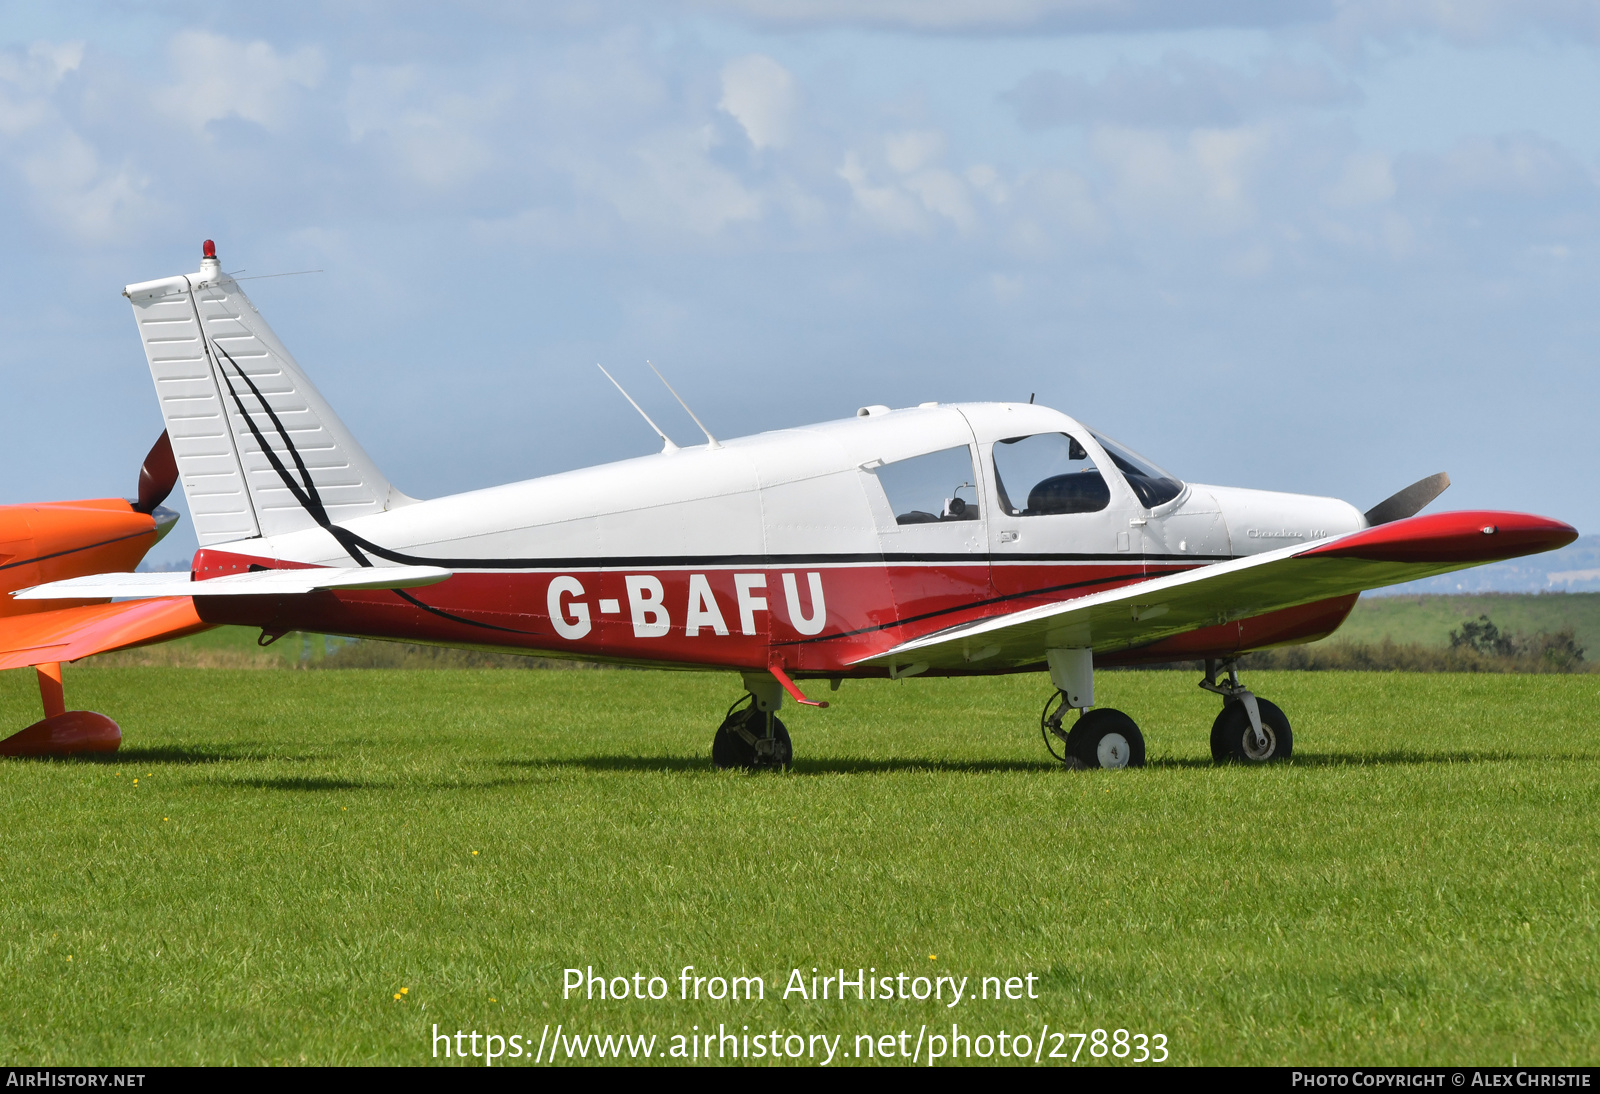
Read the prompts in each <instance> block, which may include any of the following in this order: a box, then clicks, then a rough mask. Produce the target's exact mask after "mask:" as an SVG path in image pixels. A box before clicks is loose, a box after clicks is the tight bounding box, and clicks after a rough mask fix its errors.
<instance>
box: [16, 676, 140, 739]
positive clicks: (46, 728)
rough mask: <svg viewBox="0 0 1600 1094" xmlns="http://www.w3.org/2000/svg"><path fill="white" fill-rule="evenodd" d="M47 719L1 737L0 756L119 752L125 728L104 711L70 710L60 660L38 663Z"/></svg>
mask: <svg viewBox="0 0 1600 1094" xmlns="http://www.w3.org/2000/svg"><path fill="white" fill-rule="evenodd" d="M34 670H35V671H36V672H37V673H38V675H39V700H40V702H41V703H42V704H43V706H44V715H45V716H44V719H43V720H42V721H38V722H35V723H33V725H31V726H29V727H28V728H27V729H24V730H21V731H20V732H17V733H13V734H12V735H11V736H9V737H7V738H6V739H5V740H3V741H0V756H70V755H72V754H73V753H75V752H115V751H116V750H117V749H118V747H120V746H121V744H122V730H121V729H119V728H118V727H117V723H115V722H113V721H112V720H111V719H110V718H107V717H106V716H105V715H104V714H96V713H95V712H94V711H92V710H68V709H67V704H66V697H65V693H64V691H63V689H62V686H61V666H60V665H59V664H48V665H35V666H34Z"/></svg>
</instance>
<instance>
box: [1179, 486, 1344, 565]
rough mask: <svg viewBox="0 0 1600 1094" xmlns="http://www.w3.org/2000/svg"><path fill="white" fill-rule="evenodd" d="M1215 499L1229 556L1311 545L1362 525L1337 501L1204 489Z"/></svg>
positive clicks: (1268, 492) (1269, 492)
mask: <svg viewBox="0 0 1600 1094" xmlns="http://www.w3.org/2000/svg"><path fill="white" fill-rule="evenodd" d="M1205 489H1206V490H1207V491H1209V492H1210V493H1211V495H1212V496H1213V497H1214V498H1216V501H1217V506H1218V508H1220V509H1221V511H1222V519H1223V523H1224V524H1225V525H1226V526H1227V529H1228V539H1229V542H1230V545H1231V547H1232V553H1233V555H1234V556H1235V557H1240V556H1244V555H1255V554H1260V553H1261V552H1263V551H1272V550H1276V549H1277V548H1279V547H1289V546H1292V545H1294V544H1296V543H1312V542H1314V541H1316V540H1319V539H1326V538H1327V537H1329V536H1337V535H1343V534H1344V533H1346V532H1355V531H1359V530H1360V529H1362V528H1365V527H1366V526H1367V522H1366V518H1365V517H1363V516H1362V515H1361V511H1360V510H1359V509H1357V508H1356V507H1355V506H1353V505H1351V504H1350V503H1349V502H1347V501H1341V500H1339V499H1338V498H1324V497H1318V496H1316V495H1314V494H1283V493H1278V492H1277V491H1274V490H1245V489H1241V488H1239V487H1233V486H1207V487H1205Z"/></svg>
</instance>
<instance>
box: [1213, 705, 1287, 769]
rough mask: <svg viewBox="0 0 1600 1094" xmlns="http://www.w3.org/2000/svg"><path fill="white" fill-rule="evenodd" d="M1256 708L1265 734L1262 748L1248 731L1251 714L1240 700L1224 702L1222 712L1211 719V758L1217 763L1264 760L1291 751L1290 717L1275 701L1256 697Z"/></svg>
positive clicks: (1270, 761) (1283, 755)
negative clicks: (1271, 701)
mask: <svg viewBox="0 0 1600 1094" xmlns="http://www.w3.org/2000/svg"><path fill="white" fill-rule="evenodd" d="M1256 708H1257V710H1259V711H1260V712H1261V732H1262V733H1263V734H1264V735H1265V736H1266V738H1267V745H1266V747H1265V748H1262V747H1260V746H1259V745H1258V744H1257V743H1256V741H1255V734H1254V733H1252V732H1251V731H1250V714H1249V712H1248V711H1246V710H1245V708H1244V704H1243V703H1242V702H1232V703H1225V704H1224V705H1223V707H1222V713H1221V714H1219V715H1217V720H1216V721H1215V722H1212V723H1211V758H1212V759H1213V760H1215V761H1217V763H1219V764H1221V763H1229V762H1233V763H1242V764H1265V763H1273V762H1275V761H1277V760H1287V759H1288V758H1289V757H1290V756H1291V755H1293V753H1294V731H1293V730H1292V729H1290V728H1289V719H1288V718H1286V717H1284V714H1283V711H1281V710H1279V709H1278V707H1277V704H1276V703H1269V702H1267V700H1265V699H1262V698H1260V697H1257V699H1256Z"/></svg>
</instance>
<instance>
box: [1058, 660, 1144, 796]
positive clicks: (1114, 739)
mask: <svg viewBox="0 0 1600 1094" xmlns="http://www.w3.org/2000/svg"><path fill="white" fill-rule="evenodd" d="M1046 657H1047V658H1048V661H1049V665H1050V680H1051V682H1052V683H1054V684H1055V686H1056V693H1055V694H1054V695H1052V696H1051V697H1050V699H1049V701H1048V702H1046V703H1045V705H1044V710H1042V711H1041V712H1040V713H1039V734H1040V736H1042V737H1043V738H1044V746H1045V748H1047V749H1049V750H1050V755H1052V756H1054V757H1055V758H1056V759H1058V760H1060V761H1061V762H1062V763H1063V764H1065V765H1066V766H1067V767H1069V768H1076V769H1078V770H1084V769H1088V768H1104V769H1107V770H1112V771H1114V770H1117V769H1118V768H1123V767H1143V766H1144V734H1142V733H1140V732H1139V727H1138V725H1137V724H1135V723H1134V720H1133V719H1132V718H1130V717H1128V716H1127V715H1126V714H1124V713H1122V711H1120V710H1113V709H1112V708H1110V707H1101V708H1099V709H1098V710H1091V709H1090V708H1091V707H1093V706H1094V651H1093V650H1090V649H1065V650H1050V651H1049V652H1048V653H1047V654H1046ZM1069 710H1080V711H1082V712H1083V713H1081V714H1080V715H1079V716H1078V720H1077V721H1076V722H1074V723H1073V724H1072V728H1071V729H1070V730H1066V729H1063V728H1062V727H1061V721H1062V718H1063V717H1065V715H1066V713H1067V711H1069ZM1052 738H1053V740H1052ZM1058 742H1059V743H1060V745H1061V750H1060V751H1059V752H1058V751H1057V750H1056V745H1057V743H1058Z"/></svg>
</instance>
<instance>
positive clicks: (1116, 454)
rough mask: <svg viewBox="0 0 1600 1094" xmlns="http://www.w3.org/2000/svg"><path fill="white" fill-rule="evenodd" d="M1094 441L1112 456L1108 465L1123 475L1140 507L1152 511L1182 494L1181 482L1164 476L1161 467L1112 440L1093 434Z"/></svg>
mask: <svg viewBox="0 0 1600 1094" xmlns="http://www.w3.org/2000/svg"><path fill="white" fill-rule="evenodd" d="M1089 432H1090V433H1093V434H1094V439H1095V440H1097V441H1099V442H1100V447H1101V448H1104V449H1105V450H1106V455H1108V456H1110V457H1111V462H1112V463H1114V464H1116V465H1117V470H1119V471H1121V472H1122V475H1123V477H1124V478H1126V479H1127V480H1128V486H1129V487H1131V488H1132V489H1133V492H1134V495H1135V496H1136V497H1138V499H1139V504H1141V505H1143V506H1144V507H1145V508H1146V509H1154V508H1155V507H1156V506H1158V505H1165V504H1166V503H1167V502H1169V501H1171V500H1172V499H1173V498H1175V497H1177V496H1178V495H1179V494H1181V493H1183V483H1181V482H1179V481H1178V480H1177V479H1175V478H1173V477H1172V476H1171V475H1169V474H1167V473H1166V472H1165V471H1163V470H1161V468H1159V467H1157V466H1156V465H1155V464H1153V463H1151V462H1150V461H1149V460H1147V459H1145V458H1144V457H1143V456H1141V455H1139V454H1138V453H1137V452H1133V451H1131V450H1130V449H1126V448H1123V447H1122V446H1121V445H1120V444H1118V443H1117V442H1116V441H1113V440H1112V439H1111V438H1109V437H1106V436H1103V435H1101V434H1099V433H1095V432H1094V430H1092V429H1091V430H1090V431H1089Z"/></svg>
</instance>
